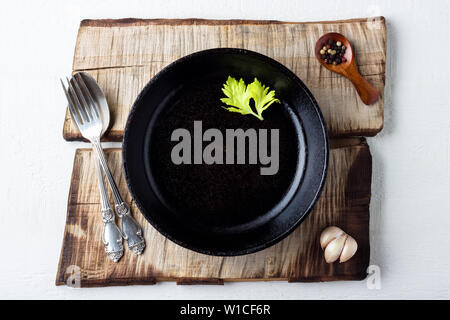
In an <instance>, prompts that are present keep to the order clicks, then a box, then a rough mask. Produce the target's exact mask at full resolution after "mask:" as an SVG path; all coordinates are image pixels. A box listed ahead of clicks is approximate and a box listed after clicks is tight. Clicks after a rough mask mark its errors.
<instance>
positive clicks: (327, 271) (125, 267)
mask: <svg viewBox="0 0 450 320" xmlns="http://www.w3.org/2000/svg"><path fill="white" fill-rule="evenodd" d="M106 156H107V159H108V162H109V165H110V168H111V170H112V172H113V175H114V178H115V180H116V182H117V184H118V186H119V189H120V191H121V193H122V194H123V195H124V198H125V199H126V201H127V202H128V203H131V210H132V213H133V215H134V217H136V219H137V220H138V221H139V223H140V224H141V226H142V227H143V229H144V230H143V231H144V237H145V239H146V241H147V248H146V249H145V251H144V253H143V254H142V255H141V256H135V255H134V254H132V253H131V252H130V251H129V250H128V249H125V254H124V257H123V258H122V260H121V261H120V262H119V263H117V264H115V263H113V262H111V261H110V260H109V259H108V258H107V257H106V255H105V253H104V248H103V244H102V242H101V233H102V226H103V224H102V221H101V217H100V203H99V192H98V187H97V180H96V175H95V171H94V170H95V167H94V162H93V160H94V158H93V153H92V152H91V150H90V149H77V151H76V153H75V160H74V167H73V172H72V180H71V187H70V192H69V200H68V206H67V207H68V209H67V223H66V228H65V233H64V240H63V246H62V250H61V256H60V261H59V267H58V273H57V278H56V284H57V285H63V284H66V280H67V279H68V277H69V276H70V275H71V274H72V272H73V270H79V271H80V280H81V282H80V285H81V286H82V287H93V286H108V285H127V284H153V283H155V282H157V281H176V282H177V283H178V284H193V283H206V284H208V283H211V284H222V283H223V282H224V281H256V280H263V281H267V280H288V281H329V280H361V279H364V278H365V277H366V269H367V267H368V264H369V255H370V248H369V202H370V186H371V176H372V158H371V155H370V151H369V147H368V145H367V144H366V142H365V139H364V138H361V139H360V138H351V139H342V140H332V141H331V152H330V164H329V171H328V177H327V181H326V184H325V188H324V190H323V192H322V195H321V197H320V199H319V201H318V203H317V204H316V206H315V208H314V210H313V211H312V212H311V213H310V215H309V216H308V217H307V218H306V219H305V221H304V222H303V223H302V224H301V225H300V226H299V227H298V228H297V229H296V230H295V231H294V232H293V233H292V234H290V235H289V236H288V237H287V238H286V239H284V240H283V241H281V242H279V243H278V244H276V245H274V246H272V247H270V248H267V249H265V250H262V251H259V252H256V253H253V254H249V255H244V256H238V257H214V256H208V255H204V254H200V253H196V252H193V251H191V250H188V249H185V248H183V247H180V246H178V245H176V244H175V243H173V242H171V241H170V240H168V239H166V238H165V237H163V236H162V235H161V234H160V233H159V232H157V231H156V230H155V229H154V228H153V227H152V226H151V225H150V224H149V223H148V222H147V221H146V220H145V219H144V217H143V216H142V215H141V214H140V213H139V212H138V209H137V208H136V205H135V204H134V203H133V202H132V199H131V197H130V194H129V193H128V190H127V187H126V182H125V180H124V177H123V171H122V163H121V150H120V149H107V150H106ZM110 197H111V195H110ZM329 225H337V226H339V227H341V228H342V229H344V230H345V231H347V232H348V233H349V234H350V235H352V236H353V237H354V238H355V239H356V241H357V242H358V245H359V249H358V251H357V253H356V255H355V256H354V257H353V258H352V259H350V260H349V261H348V262H346V263H343V264H338V263H334V264H327V263H325V260H324V258H323V253H322V250H321V248H320V244H319V235H320V232H321V230H322V229H324V228H325V227H327V226H329Z"/></svg>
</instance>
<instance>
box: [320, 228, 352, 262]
mask: <svg viewBox="0 0 450 320" xmlns="http://www.w3.org/2000/svg"><path fill="white" fill-rule="evenodd" d="M341 231H342V230H341ZM347 237H348V235H347V234H345V233H343V234H341V235H340V236H339V237H338V238H336V239H334V240H332V241H331V242H330V243H328V245H327V246H326V248H325V252H324V254H325V261H326V262H327V263H333V262H335V261H336V260H337V259H338V258H339V256H340V255H341V252H342V250H343V249H344V244H345V241H346V240H347Z"/></svg>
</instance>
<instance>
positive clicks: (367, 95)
mask: <svg viewBox="0 0 450 320" xmlns="http://www.w3.org/2000/svg"><path fill="white" fill-rule="evenodd" d="M345 76H346V77H347V78H349V79H350V81H351V82H352V83H353V85H354V86H355V89H356V92H358V94H359V96H360V97H361V100H362V102H364V104H366V105H370V104H372V103H374V102H375V101H377V100H378V97H379V96H380V93H379V92H378V90H377V89H376V88H375V87H374V86H372V85H371V84H370V83H369V82H368V81H367V80H366V79H365V78H364V77H363V76H362V75H361V74H360V73H359V72H358V70H357V69H356V66H355V67H354V68H349V69H348V70H346V71H345Z"/></svg>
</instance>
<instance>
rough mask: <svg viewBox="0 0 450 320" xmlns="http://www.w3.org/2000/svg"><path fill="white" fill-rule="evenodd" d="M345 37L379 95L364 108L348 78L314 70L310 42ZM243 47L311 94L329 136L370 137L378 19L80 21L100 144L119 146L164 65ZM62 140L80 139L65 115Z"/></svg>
mask: <svg viewBox="0 0 450 320" xmlns="http://www.w3.org/2000/svg"><path fill="white" fill-rule="evenodd" d="M330 31H336V32H340V33H342V34H344V35H345V36H346V37H347V38H348V39H349V40H350V41H351V43H352V46H353V48H354V49H355V52H356V57H357V65H358V67H359V70H360V72H361V74H362V75H363V76H365V77H366V78H367V79H368V81H369V82H370V83H372V84H373V85H374V86H375V87H376V88H377V89H378V90H379V91H380V93H381V97H380V99H379V100H378V101H377V102H376V103H375V104H373V105H371V106H366V105H364V104H363V103H362V102H361V100H360V98H359V96H358V95H357V93H356V91H355V90H354V88H353V86H352V84H351V83H350V81H349V80H347V79H346V78H344V77H342V76H339V75H337V74H335V73H332V72H331V71H328V70H326V69H324V68H323V67H321V66H320V64H319V63H318V62H317V61H316V58H315V57H314V52H313V51H314V45H315V42H316V40H317V39H318V38H319V37H320V36H321V35H322V34H324V33H327V32H330ZM216 47H238V48H246V49H250V50H253V51H257V52H259V53H262V54H265V55H267V56H269V57H272V58H274V59H275V60H277V61H279V62H281V63H282V64H284V65H285V66H286V67H288V68H289V69H291V70H292V71H293V72H294V73H295V74H297V75H298V76H299V77H300V78H301V79H302V80H303V82H305V84H306V85H307V86H308V88H309V89H310V90H311V91H312V93H313V94H314V96H315V98H316V99H317V101H318V103H319V106H320V108H321V110H322V112H323V115H324V117H325V120H326V123H327V127H328V132H329V135H330V137H343V136H373V135H375V134H377V133H378V132H379V131H380V130H381V129H382V127H383V106H384V80H385V62H386V26H385V20H384V18H383V17H379V18H370V19H352V20H344V21H327V22H308V23H297V22H295V23H294V22H280V21H249V20H202V19H183V20H166V19H156V20H137V19H122V20H84V21H82V22H81V25H80V29H79V31H78V38H77V41H76V46H75V56H74V60H73V72H76V71H86V72H88V73H90V74H91V75H92V76H93V77H94V78H95V79H97V81H98V82H99V84H100V86H101V87H102V88H103V90H104V91H105V94H106V99H107V100H108V103H109V106H110V108H111V116H112V124H111V127H110V130H109V131H108V132H107V133H106V135H105V136H104V139H103V140H104V141H121V140H122V136H123V130H124V126H125V123H126V120H127V117H128V113H129V110H130V108H131V105H132V104H133V102H134V100H135V98H136V96H137V95H138V93H139V92H140V90H141V89H142V88H143V87H144V85H145V84H146V83H147V82H148V81H149V80H150V79H151V78H152V77H153V76H154V75H155V74H156V73H157V72H158V71H160V70H161V69H162V68H163V67H165V66H167V65H168V64H170V63H171V62H173V61H175V60H176V59H178V58H181V57H182V56H185V55H187V54H190V53H192V52H195V51H199V50H204V49H209V48H216ZM63 136H64V138H65V139H66V140H82V138H81V135H80V134H79V132H78V130H77V129H76V127H75V126H74V124H73V123H72V121H71V120H70V115H69V113H67V114H66V118H65V123H64V130H63Z"/></svg>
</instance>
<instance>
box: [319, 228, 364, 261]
mask: <svg viewBox="0 0 450 320" xmlns="http://www.w3.org/2000/svg"><path fill="white" fill-rule="evenodd" d="M320 246H321V247H322V250H324V255H325V261H326V262H327V263H333V262H335V261H337V260H338V259H339V262H340V263H342V262H345V261H348V260H349V259H350V258H351V257H353V256H354V254H355V253H356V250H358V244H357V243H356V240H355V239H354V238H353V237H351V236H349V235H348V234H347V233H345V232H344V231H343V230H342V229H341V228H338V227H335V226H331V227H328V228H325V229H324V230H323V231H322V233H321V235H320Z"/></svg>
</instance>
